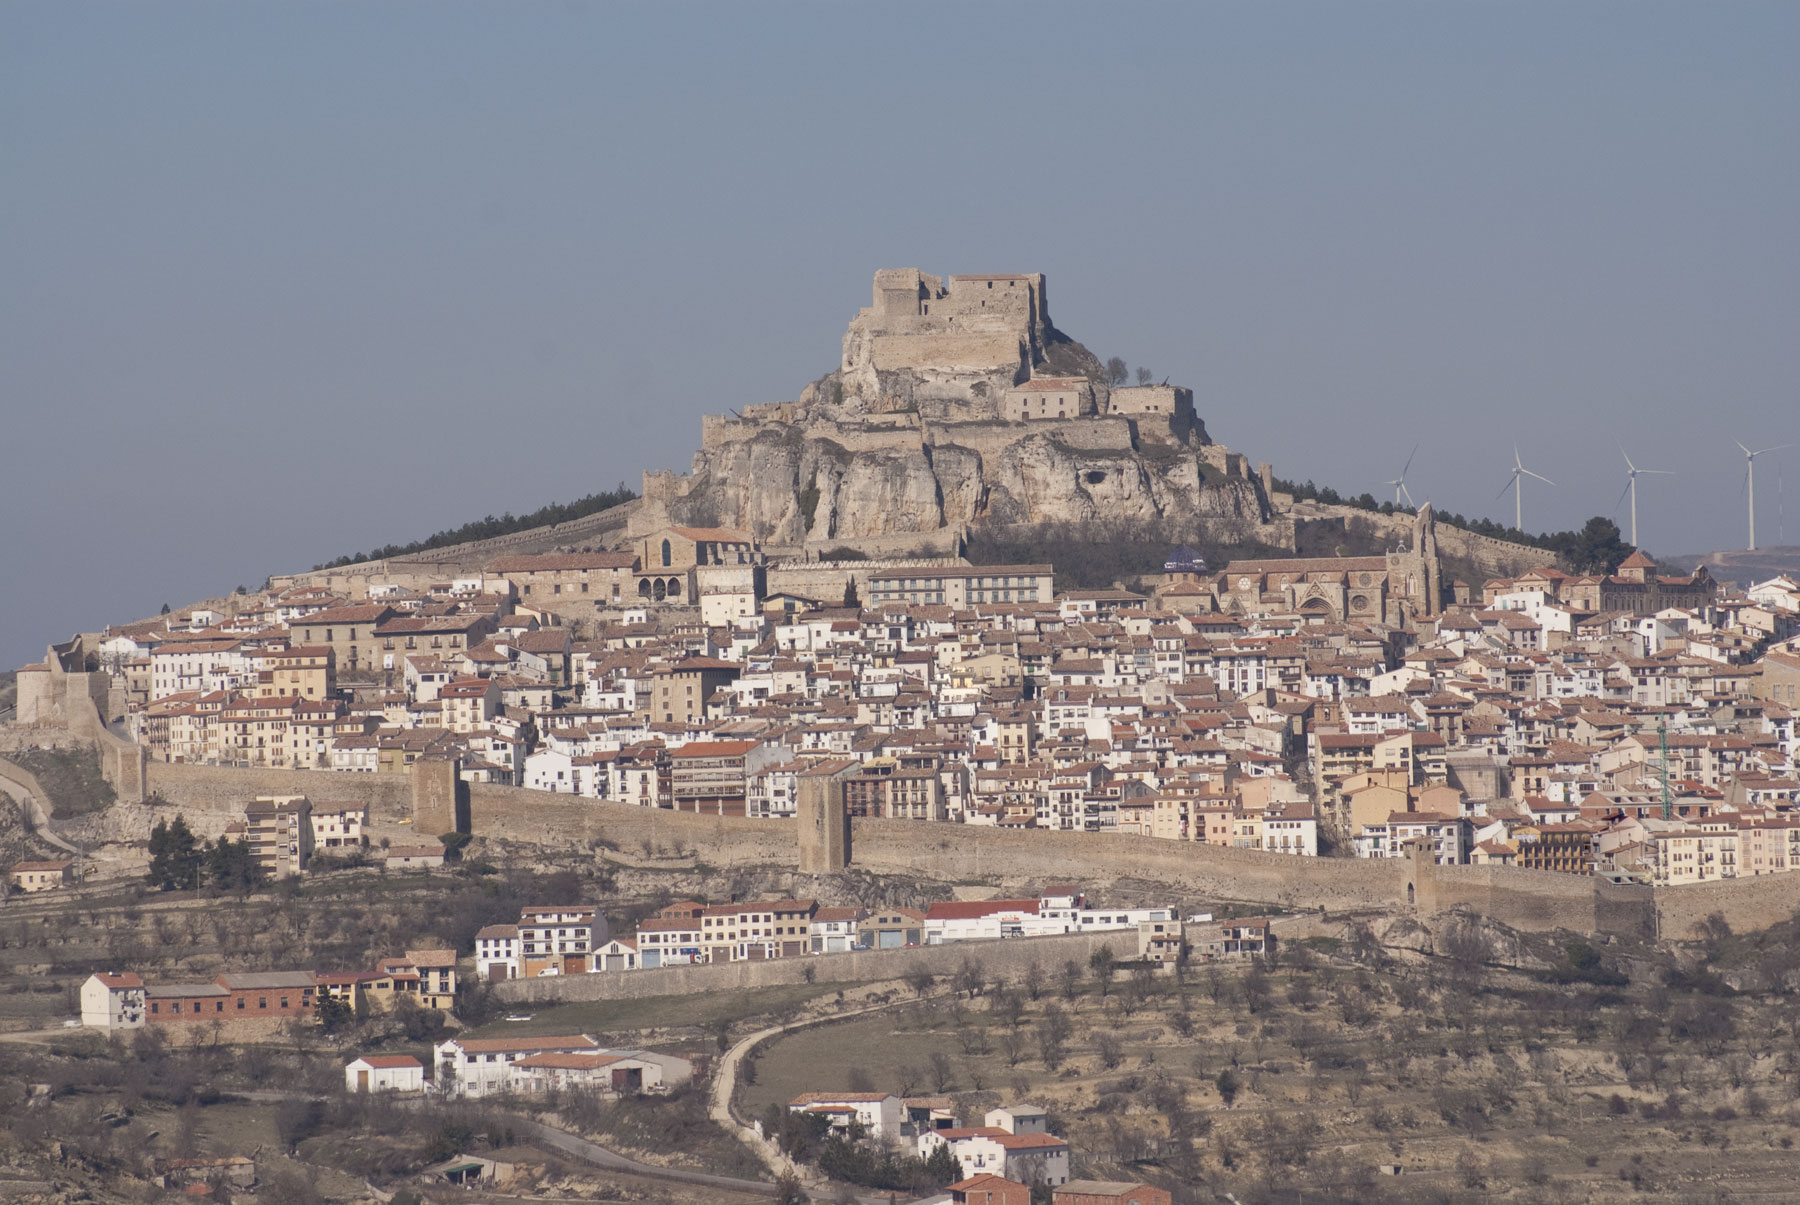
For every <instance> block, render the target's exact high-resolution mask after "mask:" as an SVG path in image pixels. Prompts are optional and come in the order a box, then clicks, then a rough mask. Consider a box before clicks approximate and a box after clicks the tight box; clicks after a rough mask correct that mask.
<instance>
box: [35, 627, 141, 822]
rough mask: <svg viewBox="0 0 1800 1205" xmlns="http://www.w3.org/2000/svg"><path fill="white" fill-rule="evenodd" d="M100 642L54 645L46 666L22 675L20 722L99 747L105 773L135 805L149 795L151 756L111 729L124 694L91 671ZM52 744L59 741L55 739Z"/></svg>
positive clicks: (87, 640)
mask: <svg viewBox="0 0 1800 1205" xmlns="http://www.w3.org/2000/svg"><path fill="white" fill-rule="evenodd" d="M95 640H96V638H95V637H94V636H92V635H87V636H80V635H78V636H75V637H73V638H72V639H70V640H67V641H65V642H63V643H62V644H53V645H50V646H49V647H48V648H47V649H46V650H45V654H44V660H43V663H42V668H39V669H33V670H31V671H30V672H28V673H21V674H20V675H19V680H20V682H21V683H26V684H27V685H26V687H25V688H24V689H23V690H22V692H21V695H20V706H19V711H18V719H19V722H20V723H21V724H23V725H26V726H33V727H36V726H42V727H44V728H46V729H48V730H50V731H54V732H64V733H67V734H68V735H69V736H71V737H73V738H74V739H75V740H77V741H81V742H84V743H86V744H91V745H93V746H94V747H95V750H96V752H97V753H98V755H99V758H100V773H101V775H102V776H103V777H104V778H105V779H106V781H107V783H108V784H109V785H110V786H111V787H112V789H113V791H114V792H115V793H116V794H117V795H118V797H119V799H120V800H121V801H123V802H126V803H132V802H135V801H137V800H140V799H142V798H143V797H144V790H145V786H144V763H145V758H146V755H145V751H144V749H143V748H142V747H141V746H139V745H136V744H134V743H132V742H131V741H128V740H125V739H124V738H122V737H120V736H119V735H118V734H117V733H115V732H114V731H113V730H112V729H111V728H110V727H108V721H110V720H115V719H118V718H120V716H121V714H122V712H123V697H124V696H123V692H117V691H114V689H113V686H114V682H113V678H112V675H110V674H106V673H100V672H93V671H89V670H88V669H87V668H86V665H87V659H88V654H89V651H90V649H91V648H93V647H94V642H95ZM27 704H29V709H27ZM115 707H116V710H115ZM51 743H57V742H55V738H54V737H52V738H51Z"/></svg>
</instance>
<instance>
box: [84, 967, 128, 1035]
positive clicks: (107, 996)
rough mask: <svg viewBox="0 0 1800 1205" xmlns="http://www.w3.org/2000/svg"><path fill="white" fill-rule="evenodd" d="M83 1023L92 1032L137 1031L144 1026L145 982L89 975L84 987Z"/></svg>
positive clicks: (111, 976)
mask: <svg viewBox="0 0 1800 1205" xmlns="http://www.w3.org/2000/svg"><path fill="white" fill-rule="evenodd" d="M81 1023H82V1024H83V1025H84V1026H86V1027H87V1028H89V1029H104V1030H108V1031H111V1030H115V1029H137V1028H139V1027H140V1026H142V1025H143V1024H144V981H143V980H142V979H139V978H138V977H137V976H136V975H133V974H129V973H127V974H124V975H110V974H109V975H89V976H88V979H87V982H86V983H84V984H82V985H81Z"/></svg>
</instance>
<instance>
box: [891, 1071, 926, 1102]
mask: <svg viewBox="0 0 1800 1205" xmlns="http://www.w3.org/2000/svg"><path fill="white" fill-rule="evenodd" d="M924 1081H925V1073H924V1072H922V1071H920V1070H919V1069H918V1067H916V1066H914V1065H913V1064H912V1063H902V1064H900V1065H899V1066H898V1067H896V1068H894V1089H895V1092H896V1094H897V1095H900V1096H911V1095H912V1094H913V1093H915V1092H917V1091H918V1090H919V1085H920V1084H921V1083H923V1082H924Z"/></svg>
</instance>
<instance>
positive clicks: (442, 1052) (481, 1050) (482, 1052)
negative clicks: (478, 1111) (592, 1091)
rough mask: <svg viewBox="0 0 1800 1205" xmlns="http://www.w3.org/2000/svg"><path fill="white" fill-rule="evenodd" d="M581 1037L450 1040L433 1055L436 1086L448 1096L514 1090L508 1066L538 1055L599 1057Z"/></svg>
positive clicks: (599, 1050) (595, 1047) (594, 1047)
mask: <svg viewBox="0 0 1800 1205" xmlns="http://www.w3.org/2000/svg"><path fill="white" fill-rule="evenodd" d="M602 1053H605V1052H604V1050H603V1048H602V1047H601V1045H600V1043H598V1042H596V1041H595V1040H594V1039H592V1038H590V1037H588V1036H587V1035H586V1034H584V1033H577V1034H561V1035H556V1036H551V1037H537V1038H450V1039H448V1040H447V1041H443V1042H440V1043H438V1045H437V1047H436V1048H435V1051H434V1054H435V1058H436V1062H437V1082H438V1087H439V1089H440V1090H441V1091H443V1092H445V1093H447V1094H449V1095H452V1096H488V1095H491V1094H493V1093H496V1092H510V1091H513V1090H514V1086H513V1082H512V1066H513V1064H514V1063H517V1062H519V1061H520V1060H521V1059H528V1058H531V1057H532V1056H533V1055H539V1054H602Z"/></svg>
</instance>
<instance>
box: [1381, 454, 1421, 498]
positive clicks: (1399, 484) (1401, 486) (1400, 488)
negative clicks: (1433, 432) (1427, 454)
mask: <svg viewBox="0 0 1800 1205" xmlns="http://www.w3.org/2000/svg"><path fill="white" fill-rule="evenodd" d="M1418 454H1419V445H1418V444H1414V445H1413V450H1412V451H1411V452H1408V453H1407V454H1406V465H1405V467H1404V468H1402V469H1401V470H1400V475H1399V476H1398V477H1396V478H1394V480H1392V481H1390V482H1388V484H1389V485H1391V486H1393V487H1394V505H1395V506H1396V507H1398V506H1399V505H1400V496H1401V495H1402V494H1404V495H1406V504H1407V505H1408V506H1410V507H1412V508H1413V509H1414V510H1417V509H1418V503H1416V502H1414V501H1413V496H1412V491H1411V490H1409V489H1407V488H1406V470H1407V469H1410V468H1412V462H1413V457H1414V456H1417V455H1418Z"/></svg>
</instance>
